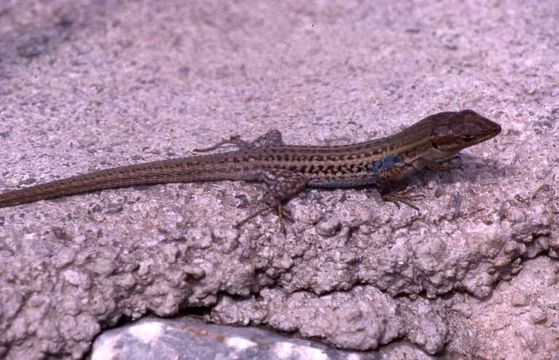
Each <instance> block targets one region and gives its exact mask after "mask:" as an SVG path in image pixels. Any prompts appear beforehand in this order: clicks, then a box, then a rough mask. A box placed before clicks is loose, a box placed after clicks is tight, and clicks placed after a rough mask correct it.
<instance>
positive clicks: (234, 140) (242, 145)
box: [193, 129, 285, 153]
mask: <svg viewBox="0 0 559 360" xmlns="http://www.w3.org/2000/svg"><path fill="white" fill-rule="evenodd" d="M223 145H234V146H236V147H237V148H238V149H239V150H246V149H256V148H264V147H271V146H283V145H285V144H284V143H283V140H282V137H281V132H280V131H279V130H275V129H274V130H270V131H268V132H267V133H265V134H264V135H260V136H259V137H257V138H256V139H254V140H253V141H245V140H242V139H241V136H240V135H233V136H231V137H230V138H229V139H225V140H221V141H219V142H218V143H216V144H215V145H212V146H209V147H206V148H201V149H194V150H193V151H194V152H199V153H202V152H210V151H214V150H217V149H219V148H220V147H222V146H223Z"/></svg>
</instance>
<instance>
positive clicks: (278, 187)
mask: <svg viewBox="0 0 559 360" xmlns="http://www.w3.org/2000/svg"><path fill="white" fill-rule="evenodd" d="M260 176H261V178H262V180H263V181H265V182H266V183H267V184H268V185H269V187H270V188H269V189H268V191H267V192H266V193H265V194H264V196H262V199H261V200H260V203H261V205H260V206H258V207H257V208H256V209H255V210H254V211H252V212H251V213H250V214H249V215H248V216H247V217H246V218H244V219H243V220H241V221H240V222H238V223H237V225H236V227H237V228H239V227H241V226H242V225H244V224H246V223H247V222H248V221H249V220H251V219H253V218H254V217H256V216H258V215H260V214H262V213H264V212H266V211H270V210H274V209H275V210H276V211H277V213H278V221H279V226H280V229H281V230H282V232H283V233H285V223H284V220H285V219H287V220H290V221H293V217H292V215H291V211H290V210H289V209H288V208H286V207H285V206H284V205H283V204H282V202H284V201H286V200H288V199H289V198H291V197H293V196H295V195H297V194H298V193H300V192H301V191H303V190H304V189H305V188H306V187H307V179H306V178H305V177H304V176H301V175H299V174H294V173H291V172H289V171H278V172H266V173H262V174H260Z"/></svg>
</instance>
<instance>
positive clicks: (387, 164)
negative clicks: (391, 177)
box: [367, 155, 403, 175]
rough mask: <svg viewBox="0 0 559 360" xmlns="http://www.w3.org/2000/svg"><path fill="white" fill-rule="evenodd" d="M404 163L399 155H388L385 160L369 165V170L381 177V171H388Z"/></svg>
mask: <svg viewBox="0 0 559 360" xmlns="http://www.w3.org/2000/svg"><path fill="white" fill-rule="evenodd" d="M401 162H403V160H402V157H401V156H398V155H387V156H386V157H385V158H384V159H382V160H378V161H373V162H372V163H370V164H367V170H369V171H370V172H371V173H372V174H373V175H380V173H381V171H383V170H388V169H391V168H393V167H394V166H396V165H398V164H399V163H401Z"/></svg>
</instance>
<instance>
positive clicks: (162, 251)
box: [0, 0, 559, 359]
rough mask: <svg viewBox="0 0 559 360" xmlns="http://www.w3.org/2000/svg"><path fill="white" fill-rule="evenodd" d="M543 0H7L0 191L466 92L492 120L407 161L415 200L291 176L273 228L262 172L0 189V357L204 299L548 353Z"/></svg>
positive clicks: (359, 129)
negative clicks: (394, 200)
mask: <svg viewBox="0 0 559 360" xmlns="http://www.w3.org/2000/svg"><path fill="white" fill-rule="evenodd" d="M558 19H559V3H558V2H557V1H555V0H547V1H538V2H535V1H533V2H524V1H520V0H503V1H490V2H487V1H473V0H469V1H448V2H439V1H425V2H421V4H419V3H417V2H413V1H399V2H394V1H384V0H382V1H374V2H372V1H371V2H360V1H338V2H335V1H310V2H299V1H285V2H281V3H279V2H258V3H257V2H251V1H244V2H236V3H234V4H233V3H230V2H227V1H204V2H184V1H178V0H175V1H173V0H169V1H161V2H159V1H157V2H156V1H135V2H132V1H124V2H123V1H111V0H105V1H93V0H91V1H85V0H82V1H70V0H66V1H64V0H60V1H49V2H38V1H31V0H28V1H25V0H24V1H4V2H2V3H1V4H0V144H1V146H0V190H1V191H4V190H10V189H15V188H19V187H23V186H28V185H31V184H35V183H40V182H44V181H48V180H53V179H58V178H62V177H66V176H69V175H72V174H77V173H83V172H86V171H89V170H92V169H100V168H106V167H110V166H116V165H122V164H130V163H137V162H143V161H149V160H157V159H166V158H173V157H181V156H188V155H190V154H191V150H192V149H194V148H197V147H204V146H208V145H211V144H213V143H215V142H216V141H218V140H220V139H222V138H224V137H228V136H230V135H233V134H240V135H242V136H243V137H244V138H247V139H250V138H254V137H256V136H258V135H260V134H263V133H264V132H266V131H267V130H269V129H271V128H278V129H280V130H281V131H282V133H283V135H284V140H285V141H286V142H288V143H293V144H343V143H349V142H355V141H360V140H365V139H370V138H374V137H378V136H382V135H386V134H389V133H392V132H394V131H396V130H398V129H400V128H402V127H404V126H406V125H410V124H412V123H413V122H415V121H417V120H419V119H420V118H422V117H424V116H426V115H429V114H432V113H434V112H438V111H444V110H458V109H464V108H471V109H474V110H476V111H478V112H480V113H481V114H483V115H485V116H487V117H489V118H491V119H493V120H495V121H497V122H499V123H500V124H501V125H502V126H503V129H504V130H503V133H502V134H501V135H499V136H498V137H497V138H496V139H494V140H491V141H489V142H487V143H483V144H480V145H478V146H476V147H474V148H471V149H469V150H468V151H465V154H464V155H463V156H462V157H461V159H459V160H456V161H457V163H458V164H459V165H460V169H457V170H454V171H452V172H448V173H433V172H425V173H422V174H419V175H418V176H415V177H414V178H413V179H412V181H411V185H412V186H415V187H417V190H416V191H418V192H420V193H422V194H424V195H425V200H424V201H422V202H421V203H420V204H419V205H420V207H421V211H420V212H419V213H418V212H416V211H414V210H413V209H410V208H407V207H402V208H400V209H398V208H397V207H395V206H394V205H393V204H390V203H387V204H383V203H382V202H381V201H380V199H379V197H378V195H377V194H376V193H375V192H367V191H363V190H335V191H318V190H312V191H308V192H306V193H305V194H303V195H302V196H299V197H297V198H295V199H293V200H292V201H290V203H289V207H290V208H291V209H292V211H293V215H294V217H295V218H296V220H297V221H296V223H294V224H293V225H291V226H290V227H289V229H288V232H287V235H286V236H284V235H283V234H282V233H281V232H279V231H277V222H276V216H275V215H274V214H267V215H265V216H262V217H260V218H258V219H256V220H255V221H253V222H251V223H250V224H248V225H247V226H246V227H244V228H242V229H241V230H240V231H237V230H235V229H233V228H232V225H233V224H235V223H236V222H237V221H238V220H239V219H241V218H243V216H245V215H246V214H247V212H248V211H249V207H250V204H251V202H254V201H258V198H259V196H260V195H261V194H262V193H263V189H264V187H263V186H261V185H254V184H243V183H237V182H221V183H205V184H170V185H164V186H153V187H142V188H130V189H120V190H112V191H104V192H100V193H95V194H88V195H83V196H75V197H71V198H66V199H60V200H55V201H46V202H39V203H35V204H28V205H23V206H17V207H12V208H6V209H0V357H2V356H3V357H6V358H9V359H21V358H26V359H35V358H41V357H48V356H58V357H71V358H80V357H83V356H84V355H85V354H86V353H87V352H88V351H89V349H90V348H91V345H92V343H93V341H94V339H95V338H96V336H97V335H99V334H100V333H101V332H102V331H103V330H104V329H108V328H111V327H114V326H115V325H117V324H122V323H123V322H126V321H130V320H137V319H140V318H141V317H143V316H145V315H146V314H149V313H151V314H155V315H157V316H164V317H168V316H177V315H179V314H188V313H189V312H192V311H199V310H200V309H203V312H204V313H205V314H206V316H205V317H206V319H207V320H211V321H214V322H218V323H222V324H235V325H248V324H251V325H263V326H266V327H269V328H271V329H276V330H279V331H286V332H289V333H290V334H292V335H294V336H299V337H305V338H312V339H315V340H319V341H321V342H324V343H327V344H330V345H333V346H336V347H339V348H344V349H348V350H363V351H368V352H371V353H372V352H373V351H375V349H376V350H378V349H381V350H382V349H384V348H385V346H387V344H390V346H398V344H400V343H401V344H403V345H402V346H409V344H412V345H413V346H415V347H416V348H417V349H418V350H421V351H424V352H426V353H428V354H431V355H434V356H435V355H437V356H438V355H442V356H447V357H449V358H465V359H469V358H481V359H508V358H518V359H557V354H558V353H559V333H558V331H559V330H558V329H559V304H558V303H557V299H558V298H559V296H558V295H559V280H558V277H559V266H558V262H557V259H558V256H559V231H558V227H559V226H558V222H559V221H558V217H559V198H558V186H557V180H558V175H559V150H558V148H557V147H558V143H559V141H558V140H559V119H558V118H559V90H558V89H559V80H558V79H559V65H558V62H557V49H558V48H559V40H558V39H559V20H558Z"/></svg>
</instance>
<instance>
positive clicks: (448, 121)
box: [429, 110, 501, 154]
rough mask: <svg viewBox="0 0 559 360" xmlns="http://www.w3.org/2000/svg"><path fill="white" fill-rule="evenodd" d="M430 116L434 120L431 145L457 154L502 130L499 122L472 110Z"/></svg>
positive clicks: (439, 149)
mask: <svg viewBox="0 0 559 360" xmlns="http://www.w3.org/2000/svg"><path fill="white" fill-rule="evenodd" d="M429 118H430V120H431V122H432V133H431V134H432V141H431V145H432V146H433V148H435V149H436V150H438V151H440V152H443V153H447V154H455V153H457V152H458V151H460V150H462V149H465V148H467V147H470V146H472V145H475V144H479V143H480V142H483V141H485V140H489V139H491V138H492V137H495V136H497V135H498V134H499V133H500V132H501V126H500V125H499V124H497V123H495V122H493V121H491V120H489V119H487V118H485V117H483V116H481V115H480V114H478V113H476V112H475V111H472V110H463V111H458V112H442V113H438V114H435V115H432V116H430V117H429Z"/></svg>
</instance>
